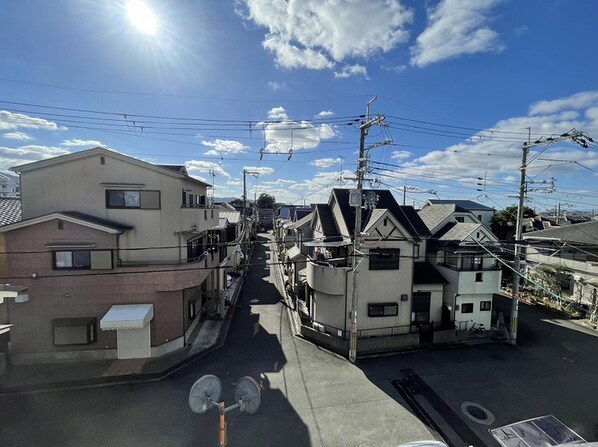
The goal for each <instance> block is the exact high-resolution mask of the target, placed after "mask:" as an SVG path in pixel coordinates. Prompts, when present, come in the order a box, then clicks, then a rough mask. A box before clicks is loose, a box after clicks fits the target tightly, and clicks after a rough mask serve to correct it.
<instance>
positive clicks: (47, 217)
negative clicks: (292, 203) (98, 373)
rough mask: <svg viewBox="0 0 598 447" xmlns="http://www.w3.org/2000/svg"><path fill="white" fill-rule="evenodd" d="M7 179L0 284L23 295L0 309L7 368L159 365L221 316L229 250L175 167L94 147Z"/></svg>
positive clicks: (21, 169) (201, 198) (212, 212)
mask: <svg viewBox="0 0 598 447" xmlns="http://www.w3.org/2000/svg"><path fill="white" fill-rule="evenodd" d="M12 170H13V171H15V172H17V173H19V174H20V184H21V197H22V219H23V220H21V221H19V222H16V223H13V224H9V225H5V226H2V227H0V239H1V241H2V245H3V248H4V250H3V252H4V254H3V255H2V258H3V259H2V261H1V262H0V265H2V266H3V271H2V272H1V274H2V277H3V278H2V281H3V282H6V283H10V284H13V285H20V286H23V287H26V288H27V289H28V290H27V293H26V296H23V297H22V298H21V299H20V300H19V301H20V302H16V300H5V302H4V306H6V308H5V309H3V310H0V318H3V319H4V320H5V321H0V324H2V323H7V324H8V323H10V324H12V325H13V326H12V334H11V342H10V346H9V350H10V355H11V359H12V361H13V362H15V363H27V362H45V361H54V360H59V359H65V360H77V359H94V358H116V357H118V358H136V357H150V356H159V355H162V354H165V353H167V352H170V351H173V350H175V349H178V348H181V347H183V346H184V345H185V344H186V341H187V339H188V337H189V335H190V333H191V331H193V329H194V328H195V325H197V324H198V321H199V319H200V318H202V317H205V316H211V317H213V318H214V317H216V318H217V317H218V316H223V315H224V311H225V307H226V306H225V304H226V303H225V297H226V294H225V293H223V291H224V290H225V289H226V286H227V281H226V268H219V269H217V268H216V267H218V266H226V265H227V263H228V261H229V258H230V257H231V256H232V255H233V252H234V250H228V249H227V248H224V249H223V248H222V247H223V246H224V247H226V245H228V244H225V243H226V242H227V241H223V240H222V239H223V238H226V234H227V232H226V231H225V229H223V227H222V225H219V212H218V209H215V208H214V207H213V206H212V205H211V204H210V203H208V201H207V199H206V197H207V188H209V185H208V184H206V183H204V182H202V181H199V180H196V179H194V178H192V177H190V176H189V175H188V174H187V172H186V170H185V168H184V166H164V165H154V164H151V163H147V162H144V161H141V160H138V159H135V158H132V157H128V156H126V155H123V154H119V153H117V152H113V151H110V150H106V149H102V148H95V149H89V150H85V151H81V152H76V153H72V154H69V155H65V156H61V157H56V158H52V159H47V160H42V161H38V162H34V163H30V164H26V165H22V166H17V167H15V168H12ZM233 234H236V233H234V232H233ZM231 242H232V241H231ZM0 306H1V305H0Z"/></svg>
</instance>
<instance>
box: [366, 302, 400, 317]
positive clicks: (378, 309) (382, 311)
mask: <svg viewBox="0 0 598 447" xmlns="http://www.w3.org/2000/svg"><path fill="white" fill-rule="evenodd" d="M398 314H399V304H398V303H372V304H368V317H396V316H397V315H398Z"/></svg>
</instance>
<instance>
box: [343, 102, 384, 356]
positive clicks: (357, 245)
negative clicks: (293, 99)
mask: <svg viewBox="0 0 598 447" xmlns="http://www.w3.org/2000/svg"><path fill="white" fill-rule="evenodd" d="M376 99H378V96H374V97H373V98H372V99H371V100H370V101H369V102H368V104H367V114H366V121H365V122H363V123H361V125H360V126H359V131H360V134H359V158H358V159H357V189H356V191H355V192H354V194H355V196H356V200H355V204H354V205H353V206H355V232H354V237H353V262H352V267H353V292H352V296H351V332H350V335H349V361H350V362H351V363H355V361H356V360H357V300H358V296H359V295H358V291H357V289H358V280H357V278H358V276H359V272H358V271H357V270H358V267H359V263H360V262H361V260H360V259H357V254H358V253H359V252H360V250H361V208H362V206H363V197H362V190H363V179H364V177H365V174H366V171H367V157H366V154H365V150H366V149H365V138H366V136H367V134H368V130H369V128H370V127H372V126H375V125H379V124H380V123H381V122H382V121H383V120H384V116H380V115H378V116H377V117H376V118H373V119H370V106H371V104H372V103H373V102H374V101H375V100H376Z"/></svg>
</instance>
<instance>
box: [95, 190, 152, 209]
mask: <svg viewBox="0 0 598 447" xmlns="http://www.w3.org/2000/svg"><path fill="white" fill-rule="evenodd" d="M106 208H140V209H148V210H159V209H160V191H125V190H120V189H110V190H107V191H106Z"/></svg>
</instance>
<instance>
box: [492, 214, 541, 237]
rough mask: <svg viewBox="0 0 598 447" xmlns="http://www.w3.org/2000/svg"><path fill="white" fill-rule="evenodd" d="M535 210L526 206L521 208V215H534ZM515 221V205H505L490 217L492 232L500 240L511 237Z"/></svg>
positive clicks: (513, 233)
mask: <svg viewBox="0 0 598 447" xmlns="http://www.w3.org/2000/svg"><path fill="white" fill-rule="evenodd" d="M535 216H536V212H535V211H534V210H533V209H531V208H528V207H524V208H523V217H524V218H525V217H535ZM516 222H517V205H512V206H508V207H506V208H505V209H504V210H502V211H499V212H498V213H496V214H495V215H494V216H493V217H492V232H493V233H494V234H495V235H496V237H497V238H498V239H499V240H501V241H506V240H510V239H513V236H514V235H515V229H516Z"/></svg>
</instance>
